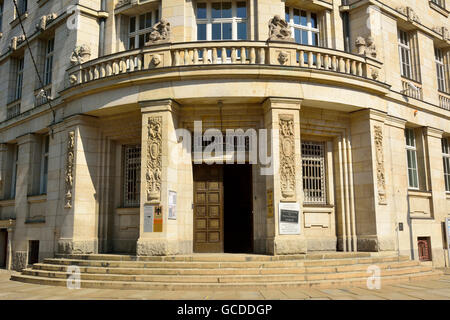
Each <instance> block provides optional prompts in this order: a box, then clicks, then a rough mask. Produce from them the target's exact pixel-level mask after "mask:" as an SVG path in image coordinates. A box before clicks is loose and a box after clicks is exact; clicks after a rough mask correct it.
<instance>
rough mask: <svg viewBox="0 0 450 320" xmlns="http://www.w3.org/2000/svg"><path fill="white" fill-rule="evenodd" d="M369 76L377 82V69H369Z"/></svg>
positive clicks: (378, 74)
mask: <svg viewBox="0 0 450 320" xmlns="http://www.w3.org/2000/svg"><path fill="white" fill-rule="evenodd" d="M370 75H371V76H372V79H373V80H377V79H378V77H379V76H380V73H379V71H378V69H375V68H370Z"/></svg>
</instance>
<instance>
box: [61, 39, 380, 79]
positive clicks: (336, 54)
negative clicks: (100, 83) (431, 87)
mask: <svg viewBox="0 0 450 320" xmlns="http://www.w3.org/2000/svg"><path fill="white" fill-rule="evenodd" d="M221 64H222V65H223V64H227V65H236V66H238V65H241V66H243V67H244V66H248V65H255V66H256V65H266V66H280V67H282V66H284V67H300V68H306V69H312V70H324V71H331V72H336V73H340V74H348V75H353V76H358V77H363V78H367V79H374V80H382V79H381V78H382V76H381V74H382V68H381V67H382V64H381V63H380V62H379V61H378V60H374V59H372V58H369V57H364V56H360V55H355V54H350V53H347V52H343V51H338V50H333V49H327V48H320V47H314V46H304V45H298V44H296V43H286V42H276V43H274V42H270V43H267V42H259V41H228V42H226V41H223V42H222V41H210V42H188V43H167V44H159V45H153V46H148V47H144V48H142V49H136V50H130V51H124V52H119V53H116V54H112V55H108V56H103V57H101V58H98V59H95V60H91V61H88V62H86V63H84V64H82V65H77V66H74V67H71V68H70V69H68V75H69V84H68V86H69V87H71V86H74V85H77V84H83V83H87V82H89V81H92V80H97V79H102V78H107V77H111V76H116V75H120V74H126V73H130V72H135V71H143V70H150V69H154V68H161V67H166V68H167V67H181V66H194V65H198V66H200V65H221Z"/></svg>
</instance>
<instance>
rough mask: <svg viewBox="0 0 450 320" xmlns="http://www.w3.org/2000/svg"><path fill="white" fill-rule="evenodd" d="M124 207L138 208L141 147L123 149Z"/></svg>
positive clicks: (131, 146)
mask: <svg viewBox="0 0 450 320" xmlns="http://www.w3.org/2000/svg"><path fill="white" fill-rule="evenodd" d="M123 181H124V183H123V206H124V207H138V206H139V204H140V188H141V146H140V145H126V146H124V148H123Z"/></svg>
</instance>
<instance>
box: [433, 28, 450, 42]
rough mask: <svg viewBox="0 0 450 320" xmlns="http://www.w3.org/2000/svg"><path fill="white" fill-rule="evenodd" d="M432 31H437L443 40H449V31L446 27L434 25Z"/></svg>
mask: <svg viewBox="0 0 450 320" xmlns="http://www.w3.org/2000/svg"><path fill="white" fill-rule="evenodd" d="M433 31H434V32H436V33H439V34H440V35H441V36H442V38H443V39H444V40H445V41H448V40H450V32H449V31H448V28H447V27H434V28H433Z"/></svg>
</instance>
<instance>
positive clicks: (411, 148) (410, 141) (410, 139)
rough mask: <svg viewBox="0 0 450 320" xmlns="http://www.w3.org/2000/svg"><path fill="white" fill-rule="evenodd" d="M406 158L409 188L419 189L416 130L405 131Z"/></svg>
mask: <svg viewBox="0 0 450 320" xmlns="http://www.w3.org/2000/svg"><path fill="white" fill-rule="evenodd" d="M405 138H406V156H407V161H408V187H409V188H411V189H419V172H418V169H417V147H416V136H415V132H414V129H409V128H407V129H405Z"/></svg>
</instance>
